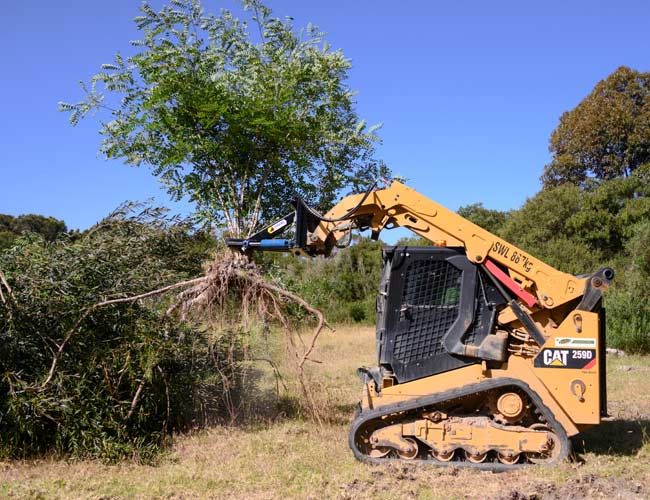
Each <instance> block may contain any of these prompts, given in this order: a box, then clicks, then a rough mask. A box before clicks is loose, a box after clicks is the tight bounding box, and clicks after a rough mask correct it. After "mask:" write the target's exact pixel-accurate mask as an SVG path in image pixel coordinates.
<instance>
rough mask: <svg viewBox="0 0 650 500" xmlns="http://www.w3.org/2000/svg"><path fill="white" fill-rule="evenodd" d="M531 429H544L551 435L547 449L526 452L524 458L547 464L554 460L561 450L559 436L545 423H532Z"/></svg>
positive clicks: (535, 462) (531, 461)
mask: <svg viewBox="0 0 650 500" xmlns="http://www.w3.org/2000/svg"><path fill="white" fill-rule="evenodd" d="M530 428H531V429H533V430H536V431H546V432H548V433H549V435H550V436H551V439H550V440H549V442H548V449H547V450H545V451H544V452H542V453H526V458H527V459H528V461H529V462H530V463H533V464H548V463H551V462H554V461H555V460H556V459H557V457H558V456H560V453H561V452H562V443H561V442H560V438H559V437H558V436H557V435H556V434H555V433H554V432H553V431H552V430H551V429H549V428H548V426H546V425H545V424H533V425H531V426H530Z"/></svg>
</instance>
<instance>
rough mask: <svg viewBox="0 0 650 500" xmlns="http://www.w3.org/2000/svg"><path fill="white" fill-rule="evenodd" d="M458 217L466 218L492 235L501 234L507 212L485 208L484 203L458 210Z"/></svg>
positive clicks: (473, 204)
mask: <svg viewBox="0 0 650 500" xmlns="http://www.w3.org/2000/svg"><path fill="white" fill-rule="evenodd" d="M458 215H460V216H462V217H465V218H466V219H467V220H469V221H471V222H473V223H474V224H476V225H477V226H481V227H482V228H483V229H486V230H487V231H490V232H491V233H492V234H499V232H500V231H501V229H502V227H503V225H504V224H505V222H506V220H507V219H508V213H507V212H501V211H499V210H493V209H490V208H485V207H484V206H483V203H472V204H471V205H465V206H464V207H460V208H459V209H458Z"/></svg>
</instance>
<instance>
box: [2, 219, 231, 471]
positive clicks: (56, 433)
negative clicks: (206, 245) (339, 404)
mask: <svg viewBox="0 0 650 500" xmlns="http://www.w3.org/2000/svg"><path fill="white" fill-rule="evenodd" d="M131 208H132V207H131ZM192 235H193V232H192V231H191V230H190V228H189V227H188V226H187V225H185V224H182V223H179V222H178V221H174V220H170V219H167V218H165V217H164V216H163V215H162V214H161V213H160V212H158V211H152V210H145V211H144V212H142V213H140V214H137V215H133V213H132V211H129V210H126V209H125V210H122V211H120V212H118V213H116V214H114V215H113V216H111V217H109V218H108V219H106V220H104V221H103V222H102V223H100V224H99V225H97V226H96V227H94V228H93V229H92V230H90V231H88V232H87V233H85V234H84V235H82V236H81V237H79V238H76V240H75V241H71V240H68V239H65V238H63V239H58V240H55V241H53V242H48V241H45V240H44V239H43V238H42V237H40V236H38V235H35V234H30V235H26V236H23V237H21V238H20V239H18V240H17V242H16V243H15V245H14V246H13V248H11V249H10V250H8V251H6V252H5V253H4V254H2V255H0V270H2V271H3V272H4V274H5V275H6V280H7V281H6V284H5V285H0V286H3V288H2V289H1V290H2V292H3V293H2V296H1V297H0V299H1V300H0V336H1V337H2V338H1V342H0V366H1V370H2V373H3V378H2V380H1V381H0V415H1V419H0V454H1V455H2V456H3V457H21V458H23V457H28V456H32V455H35V454H41V453H45V452H55V453H59V454H65V455H71V456H74V457H94V458H101V459H104V460H107V461H113V460H116V459H117V458H120V457H124V456H129V457H136V458H137V459H140V460H149V459H151V458H152V457H153V456H155V454H156V452H157V451H158V450H159V449H160V447H161V445H162V444H163V443H164V441H165V439H166V437H167V436H168V435H169V434H170V432H172V431H176V430H182V429H186V428H188V427H199V426H201V425H204V424H205V423H206V422H207V421H209V420H210V419H212V418H217V416H218V415H220V414H222V413H223V410H224V408H225V406H226V402H229V401H232V399H231V398H232V395H233V393H234V392H236V390H237V381H238V380H239V378H238V375H239V373H240V368H241V363H240V362H241V360H242V357H243V354H242V342H241V335H240V334H239V332H236V331H235V332H231V331H224V332H214V331H209V330H207V329H204V328H198V327H196V326H192V325H189V324H185V323H181V322H180V321H178V320H176V319H173V318H172V317H169V316H167V315H166V314H165V306H166V305H167V304H166V299H164V298H162V297H154V298H151V299H147V300H140V301H137V302H128V303H117V304H112V305H107V306H104V307H97V306H95V305H96V304H98V303H100V302H102V301H106V300H107V299H114V298H120V297H127V296H131V295H136V294H140V293H143V292H147V291H149V290H152V289H156V288H158V287H160V286H162V285H166V284H169V283H173V282H175V281H177V280H179V279H183V278H185V277H186V276H187V274H188V273H191V272H194V273H197V274H198V272H199V271H200V267H199V264H198V262H199V261H200V260H202V259H200V258H199V253H200V252H198V253H197V254H191V252H190V254H191V255H192V258H190V259H188V258H187V252H186V249H187V247H188V244H190V243H191V242H193V241H194V239H193V236H192ZM192 244H193V243H192ZM190 246H191V245H190ZM199 246H200V245H199ZM203 258H205V255H204V256H203Z"/></svg>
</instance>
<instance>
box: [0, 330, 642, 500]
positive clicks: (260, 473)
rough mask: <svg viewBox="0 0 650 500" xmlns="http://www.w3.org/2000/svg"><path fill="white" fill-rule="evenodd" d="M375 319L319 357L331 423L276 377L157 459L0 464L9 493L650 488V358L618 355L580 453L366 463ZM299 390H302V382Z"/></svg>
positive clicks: (520, 494)
mask: <svg viewBox="0 0 650 500" xmlns="http://www.w3.org/2000/svg"><path fill="white" fill-rule="evenodd" d="M374 352H375V351H374V333H373V330H372V329H371V328H367V327H363V328H351V327H346V328H341V329H339V330H338V331H337V332H334V333H331V332H326V333H324V334H323V338H322V341H321V343H320V345H319V348H318V353H317V354H316V356H315V357H316V358H317V359H319V360H320V361H322V364H316V365H312V366H311V371H312V375H313V376H317V377H318V379H319V380H321V381H322V383H321V384H318V385H317V389H318V390H317V395H316V397H317V398H318V400H319V401H320V402H322V403H324V404H328V405H329V406H330V407H331V412H332V415H333V422H334V423H331V424H328V425H325V426H323V427H322V428H317V427H314V426H313V425H312V424H310V423H308V422H306V421H304V420H301V419H300V418H297V417H295V416H293V417H291V416H287V414H290V413H291V408H290V406H289V405H286V404H280V405H277V404H276V400H274V397H273V387H274V380H273V377H272V376H271V374H270V373H269V372H268V371H266V370H265V369H264V367H263V366H260V373H261V374H262V375H264V376H265V377H266V380H267V382H268V387H269V391H267V393H260V394H257V395H256V399H257V400H258V402H259V408H261V410H260V411H263V412H264V415H265V416H264V418H261V419H260V420H259V422H258V423H256V424H250V425H247V426H240V427H217V428H213V429H211V430H209V431H206V432H201V433H197V434H196V435H193V436H184V437H179V438H178V439H177V440H176V443H175V445H174V446H173V448H172V450H171V451H170V453H169V455H168V456H166V457H165V458H163V460H162V462H161V463H160V464H159V465H157V466H155V467H154V466H142V465H137V464H131V463H123V464H121V465H117V466H107V465H102V464H100V463H96V462H80V463H66V462H64V461H60V460H59V461H57V460H52V461H39V462H29V463H27V462H12V463H0V470H1V473H0V474H1V475H0V479H1V481H0V497H2V498H96V499H100V498H101V499H108V498H176V499H182V498H187V499H189V498H219V499H221V498H260V499H267V498H268V499H272V498H313V499H320V498H338V499H352V498H354V499H356V498H368V499H377V500H379V499H389V498H390V499H393V498H422V499H428V498H431V499H433V498H441V499H442V498H444V499H453V498H486V499H487V498H490V499H510V500H515V499H517V500H521V499H529V500H532V499H542V498H550V499H568V498H608V499H615V498H624V499H630V498H650V391H648V385H647V384H648V380H650V358H648V357H645V358H641V357H632V356H626V357H620V358H609V359H608V363H609V366H608V383H609V399H610V402H609V411H610V414H611V415H612V417H613V418H612V420H610V421H608V422H605V423H603V424H602V425H601V426H600V427H598V428H597V429H594V430H592V431H590V432H587V433H585V434H584V435H583V436H582V437H581V439H580V440H579V442H578V443H577V444H578V445H579V446H580V447H582V448H583V451H582V452H581V453H580V455H579V460H578V461H577V462H574V463H567V464H563V465H560V466H557V467H554V468H541V467H536V468H531V469H527V470H524V471H514V472H509V473H501V474H494V473H489V472H478V471H471V470H459V469H455V468H449V469H445V468H436V467H433V466H430V465H420V466H418V465H403V464H398V465H395V464H390V465H385V466H367V465H364V464H361V463H358V462H356V461H355V460H354V458H353V457H352V454H351V452H350V451H349V449H348V445H347V427H348V423H349V420H350V418H351V415H352V412H353V409H354V405H355V404H356V401H357V399H358V396H359V391H360V383H359V382H358V380H357V378H356V376H355V375H354V371H355V370H356V368H357V367H358V366H360V365H362V364H366V365H371V364H373V361H374ZM289 390H292V388H291V386H290V387H289Z"/></svg>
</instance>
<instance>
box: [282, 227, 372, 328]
mask: <svg viewBox="0 0 650 500" xmlns="http://www.w3.org/2000/svg"><path fill="white" fill-rule="evenodd" d="M381 246H382V243H381V242H378V241H372V240H370V239H367V238H360V239H358V240H357V241H356V242H355V243H353V244H352V245H351V246H349V247H348V248H344V249H342V250H339V251H338V252H337V253H336V255H335V256H334V257H333V258H331V259H320V258H319V259H294V258H292V257H290V256H289V257H280V258H278V259H277V260H276V267H275V268H274V269H273V270H272V271H271V274H272V276H273V277H274V278H275V279H276V280H277V281H279V282H281V283H282V284H283V285H285V286H286V287H287V288H289V289H291V290H293V291H295V292H296V293H298V294H299V295H300V296H301V297H303V298H304V299H305V300H306V301H307V302H309V303H310V304H311V305H313V306H315V307H317V308H319V309H320V310H322V311H323V312H324V313H325V317H326V319H327V320H328V321H329V322H331V323H351V322H355V323H374V321H375V297H376V295H377V289H378V287H379V279H380V277H381V269H382V260H381ZM295 313H296V314H301V313H300V311H295Z"/></svg>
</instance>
